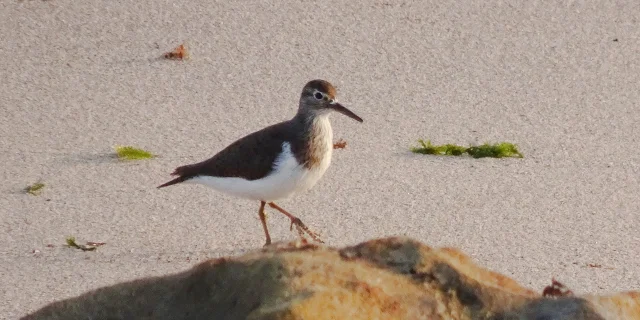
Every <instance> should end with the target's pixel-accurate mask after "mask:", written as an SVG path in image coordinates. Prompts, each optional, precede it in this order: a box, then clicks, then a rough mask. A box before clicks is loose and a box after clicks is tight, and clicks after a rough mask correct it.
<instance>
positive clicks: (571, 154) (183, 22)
mask: <svg viewBox="0 0 640 320" xmlns="http://www.w3.org/2000/svg"><path fill="white" fill-rule="evenodd" d="M639 24H640V6H639V5H638V3H637V2H635V1H630V0H626V1H610V2H605V1H596V2H589V1H579V0H576V1H565V2H554V3H551V2H532V1H510V2H507V1H483V2H476V1H448V2H442V1H378V0H375V1H368V2H361V3H357V2H355V1H346V0H344V1H304V0H296V1H283V2H276V1H269V2H268V1H256V0H248V1H167V0H160V1H148V0H142V1H135V2H134V1H71V0H49V1H36V0H24V1H15V0H11V1H4V2H3V3H1V4H0V54H1V55H2V58H1V59H0V70H2V72H3V77H2V84H0V124H1V125H0V135H1V136H2V139H0V149H2V152H1V153H0V163H2V166H0V177H1V178H2V181H3V182H4V183H3V184H2V186H1V187H0V192H1V193H2V196H1V197H0V221H1V227H2V229H1V232H0V241H1V243H2V244H3V245H2V249H0V283H1V284H2V286H0V300H2V301H4V303H2V304H0V318H2V319H16V318H19V317H20V316H22V315H24V314H26V313H28V312H30V311H33V310H36V309H39V308H40V307H42V306H44V305H46V304H48V303H50V302H53V301H56V300H59V299H63V298H68V297H73V296H76V295H78V294H81V293H83V292H85V291H87V290H91V289H95V288H98V287H101V286H106V285H111V284H115V283H118V282H121V281H127V280H132V279H136V278H139V277H145V276H155V275H164V274H167V273H173V272H179V271H183V270H185V269H187V268H190V267H191V266H193V265H194V264H195V263H197V262H200V261H203V260H206V259H209V258H215V257H220V256H227V255H236V254H240V253H243V252H246V251H247V250H251V249H254V248H258V247H260V246H262V244H263V241H264V236H263V233H262V229H261V226H260V221H259V219H258V214H257V211H258V205H259V204H258V203H256V202H252V201H248V200H242V199H238V198H233V197H230V196H227V195H224V194H221V193H217V192H214V191H212V190H210V189H207V188H205V187H201V186H196V185H179V186H173V187H171V188H166V189H161V190H158V189H156V186H157V185H159V184H161V183H163V182H165V181H167V180H168V179H169V178H170V176H169V173H171V171H172V170H173V169H174V168H175V167H176V166H179V165H183V164H187V163H191V162H196V161H200V160H203V159H206V158H208V157H210V156H212V155H214V154H215V153H216V152H218V151H219V150H221V149H222V148H224V147H225V146H226V145H227V144H229V143H231V142H233V141H234V140H236V139H238V138H240V137H242V136H244V135H246V134H248V133H250V132H252V131H255V130H258V129H261V128H262V127H264V126H267V125H269V124H273V123H276V122H279V121H282V120H286V119H289V118H291V117H292V116H293V115H294V114H295V111H296V108H297V104H298V99H299V95H300V90H301V89H302V87H303V86H304V84H305V83H306V82H307V81H309V80H311V79H316V78H319V79H325V80H328V81H330V82H332V83H333V84H335V85H336V86H337V87H338V99H339V100H340V102H341V103H342V104H343V105H345V106H346V107H348V108H350V109H351V110H352V111H353V112H355V113H356V114H358V115H359V116H360V117H362V118H363V119H364V123H358V122H355V121H353V120H352V119H349V118H347V117H344V116H342V115H339V114H336V115H333V116H332V118H331V119H332V125H333V130H334V136H335V138H336V140H337V139H340V138H343V139H345V140H346V141H347V142H348V145H347V147H346V148H345V149H341V150H336V151H335V152H334V156H333V161H332V165H331V167H330V168H329V170H328V172H327V174H326V175H325V176H324V178H323V179H322V180H321V181H320V182H319V183H318V184H317V185H316V186H315V187H314V188H313V189H311V190H310V191H309V192H307V193H304V194H300V195H298V196H296V197H294V198H291V199H289V200H286V201H281V202H280V203H279V204H280V205H281V206H282V207H284V208H286V209H287V210H289V211H291V212H292V213H295V214H297V215H298V216H299V217H300V218H301V219H302V220H303V221H304V222H305V223H306V224H307V225H308V226H310V227H311V228H312V229H314V230H315V231H318V232H319V233H321V234H322V236H323V239H324V240H325V241H326V242H327V244H329V245H335V246H344V245H349V244H355V243H358V242H361V241H365V240H367V239H371V238H377V237H385V236H392V235H403V236H409V237H412V238H415V239H417V240H419V241H422V242H424V243H427V244H430V245H433V246H453V247H457V248H460V249H461V250H462V251H464V252H466V253H467V254H469V255H470V256H471V257H472V258H473V259H475V261H477V262H478V263H479V264H481V265H483V266H486V267H488V268H490V269H492V270H494V271H497V272H500V273H503V274H505V275H507V276H509V277H512V278H514V279H516V280H517V281H519V282H520V283H521V284H523V285H525V286H529V287H531V288H534V289H535V288H539V289H540V290H542V288H543V287H544V286H546V285H547V284H548V283H549V282H550V280H551V278H552V277H555V278H556V279H559V280H560V281H562V282H563V283H564V284H566V285H567V286H569V287H571V288H572V289H573V290H574V291H576V292H592V293H598V294H603V293H607V292H614V291H623V290H640V254H638V253H639V252H640V251H639V249H638V248H640V215H639V212H640V196H639V195H640V153H639V152H638V150H637V149H638V148H637V146H638V145H639V142H640V129H639V126H638V124H639V123H640V106H639V104H638V101H640V91H639V90H638V86H639V85H640V76H639V75H640V55H639V52H640V42H639V40H640V25H639ZM181 43H185V44H186V45H187V48H188V50H189V51H190V59H189V60H186V61H174V60H166V59H162V58H161V57H162V55H163V54H164V53H165V52H167V51H171V50H172V49H173V48H175V47H176V46H178V45H179V44H181ZM418 139H430V140H431V141H432V142H433V143H435V144H444V143H456V144H461V145H469V144H480V143H484V142H501V141H508V142H512V143H515V144H517V145H518V147H519V148H520V151H521V152H522V153H523V154H524V158H522V159H512V158H507V159H493V158H484V159H472V158H470V157H437V156H427V155H419V154H413V153H411V151H410V150H409V148H410V147H412V146H416V145H417V140H418ZM116 145H133V146H136V147H140V148H143V149H145V150H148V151H150V152H153V153H154V154H157V155H158V157H157V158H154V159H150V160H142V161H135V162H123V161H118V160H117V159H114V158H113V147H114V146H116ZM38 181H41V182H42V183H44V184H45V187H44V188H43V190H42V193H41V194H40V195H38V196H33V195H30V194H25V192H24V191H23V189H24V188H25V187H26V186H28V185H30V184H32V183H35V182H38ZM268 213H269V227H270V230H271V235H272V237H273V238H274V241H280V240H288V239H294V238H295V237H296V233H295V232H290V231H289V221H288V219H287V218H286V217H284V216H282V215H280V214H279V213H277V212H276V211H274V210H268ZM68 236H74V237H76V239H77V240H78V242H86V241H97V242H105V243H106V244H105V245H104V246H101V247H99V248H98V249H97V250H96V251H92V252H83V251H80V250H76V249H72V248H68V247H67V246H65V239H66V238H67V237H68Z"/></svg>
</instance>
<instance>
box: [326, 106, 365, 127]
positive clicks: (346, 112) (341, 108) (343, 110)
mask: <svg viewBox="0 0 640 320" xmlns="http://www.w3.org/2000/svg"><path fill="white" fill-rule="evenodd" d="M329 106H330V107H331V109H333V110H335V111H338V112H340V113H342V114H344V115H345V116H347V117H349V118H352V119H354V120H356V121H358V122H362V118H360V117H358V116H357V115H356V114H355V113H353V112H351V110H349V109H347V108H345V107H344V106H343V105H341V104H339V103H337V102H334V103H331V104H329Z"/></svg>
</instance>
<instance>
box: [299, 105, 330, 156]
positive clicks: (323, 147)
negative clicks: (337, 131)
mask: <svg viewBox="0 0 640 320" xmlns="http://www.w3.org/2000/svg"><path fill="white" fill-rule="evenodd" d="M294 121H296V122H297V123H298V125H299V126H300V127H301V129H302V130H300V132H301V134H302V135H301V136H299V137H300V139H301V142H302V146H304V147H303V150H300V151H301V152H302V154H301V155H302V157H301V160H303V161H302V163H305V166H306V167H307V168H312V167H315V166H317V165H320V164H321V163H323V159H326V160H327V161H330V159H331V155H332V153H333V130H332V129H331V122H329V114H313V115H309V114H306V115H304V114H303V115H300V114H298V115H296V118H294Z"/></svg>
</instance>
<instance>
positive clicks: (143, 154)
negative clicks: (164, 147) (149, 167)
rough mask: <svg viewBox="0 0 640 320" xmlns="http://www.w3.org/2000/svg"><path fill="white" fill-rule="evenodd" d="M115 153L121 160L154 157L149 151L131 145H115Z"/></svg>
mask: <svg viewBox="0 0 640 320" xmlns="http://www.w3.org/2000/svg"><path fill="white" fill-rule="evenodd" d="M115 149H116V155H117V156H118V158H119V159H122V160H143V159H151V158H154V157H155V155H154V154H152V153H151V152H148V151H145V150H142V149H138V148H134V147H132V146H116V147H115Z"/></svg>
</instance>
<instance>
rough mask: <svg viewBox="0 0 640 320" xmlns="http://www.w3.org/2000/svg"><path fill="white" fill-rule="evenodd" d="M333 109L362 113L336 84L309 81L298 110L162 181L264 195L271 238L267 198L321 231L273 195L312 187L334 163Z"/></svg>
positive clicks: (300, 226) (251, 196)
mask: <svg viewBox="0 0 640 320" xmlns="http://www.w3.org/2000/svg"><path fill="white" fill-rule="evenodd" d="M332 111H337V112H340V113H342V114H344V115H347V116H349V117H351V118H353V119H355V120H357V121H359V122H362V119H361V118H360V117H358V116H357V115H356V114H354V113H353V112H351V111H350V110H349V109H347V108H345V107H344V106H342V105H341V104H339V103H338V102H337V101H336V89H335V88H334V87H333V85H331V83H329V82H327V81H324V80H312V81H309V82H308V83H307V84H306V85H305V86H304V88H303V89H302V94H301V95H300V103H299V106H298V112H297V113H296V115H295V116H294V117H293V118H292V119H291V120H288V121H283V122H280V123H278V124H275V125H271V126H269V127H266V128H264V129H262V130H259V131H256V132H253V133H251V134H249V135H247V136H245V137H243V138H241V139H239V140H237V141H235V142H233V143H232V144H230V145H229V146H227V147H226V148H225V149H223V150H222V151H220V152H218V153H217V154H216V155H215V156H213V157H212V158H210V159H208V160H204V161H202V162H198V163H194V164H189V165H185V166H181V167H178V168H176V169H175V170H174V171H173V173H171V175H174V176H178V177H177V178H175V179H173V180H171V181H169V182H167V183H165V184H162V185H160V186H158V188H162V187H166V186H170V185H173V184H177V183H181V182H190V183H196V184H202V185H205V186H208V187H211V188H213V189H215V190H218V191H220V192H224V193H227V194H231V195H234V196H237V197H242V198H246V199H251V200H257V201H260V208H259V210H258V214H259V216H260V221H261V222H262V228H263V230H264V234H265V237H266V243H265V245H269V244H270V243H271V236H270V235H269V230H268V228H267V222H266V216H265V213H264V208H265V204H268V205H269V206H270V207H272V208H274V209H276V210H278V211H280V212H281V213H283V214H284V215H286V216H287V217H288V218H289V219H291V226H290V229H293V225H295V226H296V229H297V231H298V233H299V234H300V236H301V237H302V236H304V233H305V232H306V233H307V234H308V235H309V236H311V238H313V239H314V240H316V241H318V242H322V240H320V237H319V236H318V235H317V234H316V233H315V232H313V231H311V230H310V229H309V228H307V226H306V225H305V224H304V223H302V221H301V220H300V219H299V218H297V217H296V216H294V215H292V214H290V213H289V212H287V211H285V210H284V209H282V208H281V207H280V206H278V205H276V204H275V203H274V201H276V200H281V199H285V198H289V197H290V196H292V195H293V194H295V193H300V192H303V191H306V190H309V189H310V188H311V187H313V186H314V185H315V184H316V183H317V182H318V180H320V178H321V177H322V176H323V175H324V173H325V171H326V170H327V168H328V167H329V165H330V163H331V155H332V152H333V146H334V145H333V131H332V130H331V123H330V122H329V114H330V113H331V112H332Z"/></svg>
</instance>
